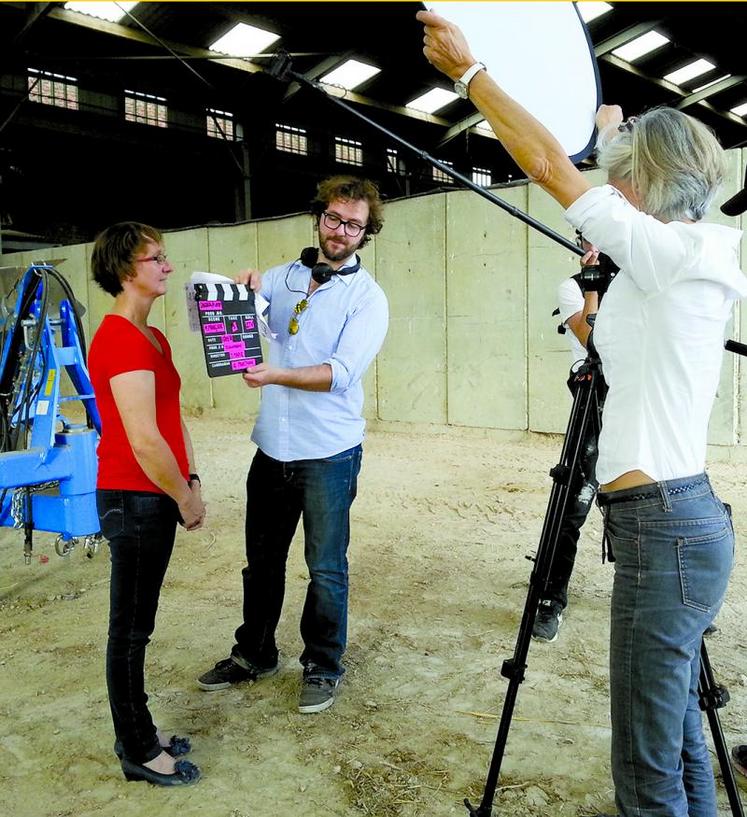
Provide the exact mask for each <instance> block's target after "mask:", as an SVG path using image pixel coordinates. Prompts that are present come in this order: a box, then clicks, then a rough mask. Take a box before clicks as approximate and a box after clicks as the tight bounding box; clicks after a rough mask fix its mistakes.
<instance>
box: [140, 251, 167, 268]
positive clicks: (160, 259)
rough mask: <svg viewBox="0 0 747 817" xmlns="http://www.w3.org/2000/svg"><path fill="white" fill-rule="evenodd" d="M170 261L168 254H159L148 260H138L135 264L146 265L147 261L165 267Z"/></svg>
mask: <svg viewBox="0 0 747 817" xmlns="http://www.w3.org/2000/svg"><path fill="white" fill-rule="evenodd" d="M168 260H169V257H168V255H166V253H163V252H159V253H158V255H149V256H148V257H147V258H136V259H135V262H136V263H138V264H140V263H145V262H146V261H155V262H156V264H159V265H160V266H163V265H164V264H165V263H166V262H167V261H168Z"/></svg>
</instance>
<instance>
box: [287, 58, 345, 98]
mask: <svg viewBox="0 0 747 817" xmlns="http://www.w3.org/2000/svg"><path fill="white" fill-rule="evenodd" d="M351 53H352V52H351V51H348V52H346V53H345V54H336V55H334V56H331V57H327V58H326V59H323V60H322V61H321V62H320V63H317V64H316V65H315V66H314V67H313V68H311V69H309V70H308V71H304V74H303V75H304V77H306V79H310V80H315V79H318V78H319V77H321V76H322V75H323V74H327V73H329V72H330V71H331V70H332V69H333V68H337V66H338V65H342V63H343V62H344V61H345V60H347V59H350V55H351ZM300 90H301V85H300V83H298V82H291V84H290V85H289V86H288V90H287V91H286V92H285V96H284V97H283V102H287V101H288V100H289V99H290V98H291V97H293V96H295V95H296V94H297V93H298V92H299V91H300Z"/></svg>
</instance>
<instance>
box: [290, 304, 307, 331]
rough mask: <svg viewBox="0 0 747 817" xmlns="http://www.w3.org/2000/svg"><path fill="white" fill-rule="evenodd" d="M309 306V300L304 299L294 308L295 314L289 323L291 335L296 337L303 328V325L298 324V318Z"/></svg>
mask: <svg viewBox="0 0 747 817" xmlns="http://www.w3.org/2000/svg"><path fill="white" fill-rule="evenodd" d="M308 305H309V301H308V299H307V298H302V299H301V300H300V301H299V302H298V303H297V304H296V305H295V306H294V307H293V314H292V315H291V319H290V320H289V321H288V334H289V335H296V334H298V330H299V329H300V328H301V324H300V323H299V322H298V316H299V315H300V314H301V313H302V312H303V311H304V309H306V307H307V306H308Z"/></svg>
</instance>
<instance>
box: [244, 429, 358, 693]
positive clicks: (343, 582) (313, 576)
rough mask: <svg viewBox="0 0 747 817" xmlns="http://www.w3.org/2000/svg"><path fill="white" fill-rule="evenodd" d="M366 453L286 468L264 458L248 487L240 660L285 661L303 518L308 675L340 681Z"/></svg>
mask: <svg viewBox="0 0 747 817" xmlns="http://www.w3.org/2000/svg"><path fill="white" fill-rule="evenodd" d="M361 456H362V449H361V446H360V445H357V446H355V448H351V449H349V450H347V451H343V452H341V453H340V454H336V455H335V456H333V457H327V458H325V459H319V460H296V461H294V462H280V461H278V460H274V459H272V458H271V457H268V456H267V455H266V454H264V453H263V452H262V451H259V450H258V451H257V453H256V455H255V457H254V460H253V461H252V465H251V468H250V469H249V476H248V477H247V480H246V494H247V498H246V559H247V566H246V567H245V568H244V570H243V571H242V575H243V579H244V623H243V624H242V625H241V626H240V627H239V628H238V630H236V646H235V647H234V649H233V654H234V656H236V657H237V658H239V659H243V660H244V661H245V662H249V663H250V664H252V665H254V666H255V667H258V668H268V667H274V666H275V664H276V663H277V660H278V648H277V645H276V643H275V630H276V629H277V625H278V621H279V619H280V612H281V610H282V607H283V598H284V595H285V564H286V561H287V558H288V549H289V548H290V543H291V540H292V539H293V534H294V533H295V531H296V527H297V525H298V520H299V518H300V517H301V516H303V530H304V553H305V556H306V564H307V566H308V569H309V576H310V580H309V586H308V589H307V591H306V602H305V604H304V608H303V614H302V616H301V637H302V638H303V642H304V651H303V653H302V655H301V663H302V664H303V665H304V668H305V670H306V672H307V673H313V674H314V675H316V676H319V677H326V678H338V677H340V676H341V675H342V674H343V673H344V671H345V669H344V667H343V666H342V663H341V661H342V655H343V653H344V652H345V646H346V643H347V620H348V560H347V549H348V543H349V542H350V506H351V505H352V503H353V500H354V499H355V495H356V492H357V488H358V473H359V471H360V468H361Z"/></svg>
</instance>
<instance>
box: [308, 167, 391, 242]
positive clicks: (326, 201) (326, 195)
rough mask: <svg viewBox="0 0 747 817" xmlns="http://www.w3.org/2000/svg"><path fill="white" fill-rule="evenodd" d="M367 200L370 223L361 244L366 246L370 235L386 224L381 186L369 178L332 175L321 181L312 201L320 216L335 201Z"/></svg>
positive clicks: (312, 207)
mask: <svg viewBox="0 0 747 817" xmlns="http://www.w3.org/2000/svg"><path fill="white" fill-rule="evenodd" d="M337 200H339V201H365V202H367V203H368V224H366V234H365V236H364V238H363V241H361V243H360V246H361V247H365V246H366V244H368V242H369V240H370V237H371V236H372V235H376V234H377V233H379V232H381V228H382V227H383V226H384V205H383V204H382V201H381V199H380V198H379V188H378V187H377V186H376V184H374V182H372V181H369V180H368V179H359V178H358V177H357V176H331V177H330V178H329V179H325V180H324V181H322V182H319V185H318V186H317V189H316V198H315V199H314V200H313V201H312V202H311V212H312V213H313V214H314V215H315V216H316V217H317V219H318V218H319V216H321V214H322V213H323V212H324V211H325V210H326V209H327V207H329V205H330V204H331V203H332V202H333V201H337Z"/></svg>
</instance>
